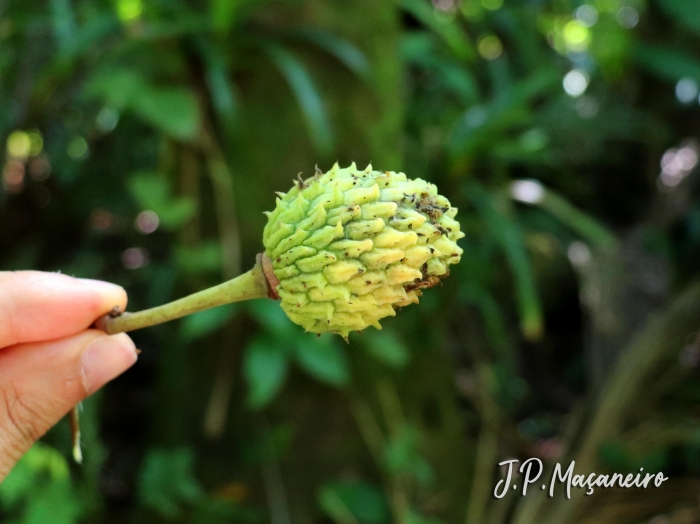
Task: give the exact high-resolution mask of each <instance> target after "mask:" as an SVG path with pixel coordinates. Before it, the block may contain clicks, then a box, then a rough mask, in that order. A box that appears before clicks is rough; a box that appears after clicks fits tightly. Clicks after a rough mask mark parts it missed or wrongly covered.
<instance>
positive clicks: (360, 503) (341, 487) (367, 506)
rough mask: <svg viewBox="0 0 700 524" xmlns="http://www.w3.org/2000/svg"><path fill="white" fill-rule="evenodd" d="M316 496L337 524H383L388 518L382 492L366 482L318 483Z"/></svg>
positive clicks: (387, 509)
mask: <svg viewBox="0 0 700 524" xmlns="http://www.w3.org/2000/svg"><path fill="white" fill-rule="evenodd" d="M317 499H318V504H319V506H321V509H323V511H324V512H325V513H326V515H328V516H329V517H330V518H331V519H333V520H334V521H335V522H337V523H338V524H345V523H347V522H357V523H358V524H385V523H388V522H390V521H391V513H390V510H389V504H388V503H387V500H386V497H385V495H384V493H383V492H382V490H381V489H379V488H377V487H376V486H374V485H372V484H369V483H367V482H362V481H355V482H347V481H335V482H329V483H327V484H325V485H324V486H323V487H321V489H320V490H319V492H318V496H317Z"/></svg>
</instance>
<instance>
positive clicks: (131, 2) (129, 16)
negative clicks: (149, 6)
mask: <svg viewBox="0 0 700 524" xmlns="http://www.w3.org/2000/svg"><path fill="white" fill-rule="evenodd" d="M142 12H143V4H142V3H141V0H118V1H117V16H118V17H119V19H120V20H122V21H123V22H132V21H134V20H136V19H137V18H138V17H140V16H141V13H142Z"/></svg>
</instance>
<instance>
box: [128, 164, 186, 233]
mask: <svg viewBox="0 0 700 524" xmlns="http://www.w3.org/2000/svg"><path fill="white" fill-rule="evenodd" d="M128 185H129V190H130V192H131V195H132V196H133V197H134V199H135V200H136V201H137V202H138V203H139V205H140V206H141V207H142V208H143V209H144V210H150V211H153V212H155V213H156V214H157V215H158V218H159V219H160V224H161V226H163V227H164V228H165V229H170V230H176V229H178V228H180V227H181V226H182V225H183V224H184V223H185V222H187V221H188V220H189V219H190V218H191V217H192V215H194V213H195V211H196V206H195V203H194V202H193V201H192V200H190V199H188V198H174V197H173V196H172V195H171V188H170V184H169V183H168V180H167V179H166V178H165V177H163V176H162V175H160V174H158V173H149V172H140V173H135V174H134V175H132V176H131V177H130V179H129V184H128Z"/></svg>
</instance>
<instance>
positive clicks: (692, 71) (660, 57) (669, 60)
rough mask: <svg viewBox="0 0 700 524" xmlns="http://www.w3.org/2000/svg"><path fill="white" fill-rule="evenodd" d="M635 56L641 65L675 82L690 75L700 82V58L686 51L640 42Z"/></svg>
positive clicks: (660, 76) (635, 50)
mask: <svg viewBox="0 0 700 524" xmlns="http://www.w3.org/2000/svg"><path fill="white" fill-rule="evenodd" d="M633 57H634V60H635V61H636V62H637V63H638V64H639V65H641V66H642V67H644V68H645V69H647V70H648V71H649V72H651V73H652V74H654V75H656V76H658V77H659V78H662V79H664V80H668V81H670V82H674V83H675V82H678V81H679V80H680V79H681V78H685V77H689V78H692V79H693V80H695V81H696V82H698V83H700V59H698V58H696V57H695V56H693V55H691V54H690V53H687V52H685V51H682V50H679V49H677V48H672V47H662V46H653V45H646V44H641V43H640V44H637V46H636V47H635V49H634V53H633Z"/></svg>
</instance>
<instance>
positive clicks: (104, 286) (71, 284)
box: [0, 271, 127, 348]
mask: <svg viewBox="0 0 700 524" xmlns="http://www.w3.org/2000/svg"><path fill="white" fill-rule="evenodd" d="M126 301H127V298H126V292H125V291H124V289H123V288H121V287H119V286H117V285H114V284H109V283H107V282H101V281H98V280H86V279H81V278H73V277H69V276H66V275H60V274H57V273H42V272H40V271H0V348H3V347H7V346H12V345H14V344H19V343H24V342H39V341H43V340H52V339H56V338H62V337H67V336H70V335H73V334H75V333H78V332H80V331H83V330H85V329H87V328H88V327H90V325H92V323H93V322H94V321H95V320H96V319H97V318H99V317H100V316H102V315H104V314H106V313H108V312H109V311H111V310H112V309H113V308H114V307H115V306H116V307H119V308H120V309H121V310H122V311H123V310H124V309H125V308H126Z"/></svg>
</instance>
